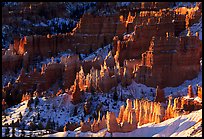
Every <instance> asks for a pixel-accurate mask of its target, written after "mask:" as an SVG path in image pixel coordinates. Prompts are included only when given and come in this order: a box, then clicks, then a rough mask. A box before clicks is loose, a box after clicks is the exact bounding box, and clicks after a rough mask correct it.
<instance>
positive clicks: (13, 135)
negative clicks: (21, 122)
mask: <svg viewBox="0 0 204 139" xmlns="http://www.w3.org/2000/svg"><path fill="white" fill-rule="evenodd" d="M12 137H15V128H14V126H12Z"/></svg>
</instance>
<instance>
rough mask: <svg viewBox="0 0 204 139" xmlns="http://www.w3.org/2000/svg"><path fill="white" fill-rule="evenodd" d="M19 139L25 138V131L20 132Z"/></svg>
mask: <svg viewBox="0 0 204 139" xmlns="http://www.w3.org/2000/svg"><path fill="white" fill-rule="evenodd" d="M21 137H25V131H24V129H22V130H21Z"/></svg>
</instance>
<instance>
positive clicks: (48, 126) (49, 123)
mask: <svg viewBox="0 0 204 139" xmlns="http://www.w3.org/2000/svg"><path fill="white" fill-rule="evenodd" d="M45 128H46V130H48V129H51V122H50V119H48V121H47V124H46V127H45Z"/></svg>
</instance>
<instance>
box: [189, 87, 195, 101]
mask: <svg viewBox="0 0 204 139" xmlns="http://www.w3.org/2000/svg"><path fill="white" fill-rule="evenodd" d="M188 96H189V98H193V97H194V93H193V88H192V85H189V86H188Z"/></svg>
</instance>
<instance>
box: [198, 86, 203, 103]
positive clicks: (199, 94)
mask: <svg viewBox="0 0 204 139" xmlns="http://www.w3.org/2000/svg"><path fill="white" fill-rule="evenodd" d="M197 94H198V97H199V98H200V99H201V100H202V87H201V86H198V93H197Z"/></svg>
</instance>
